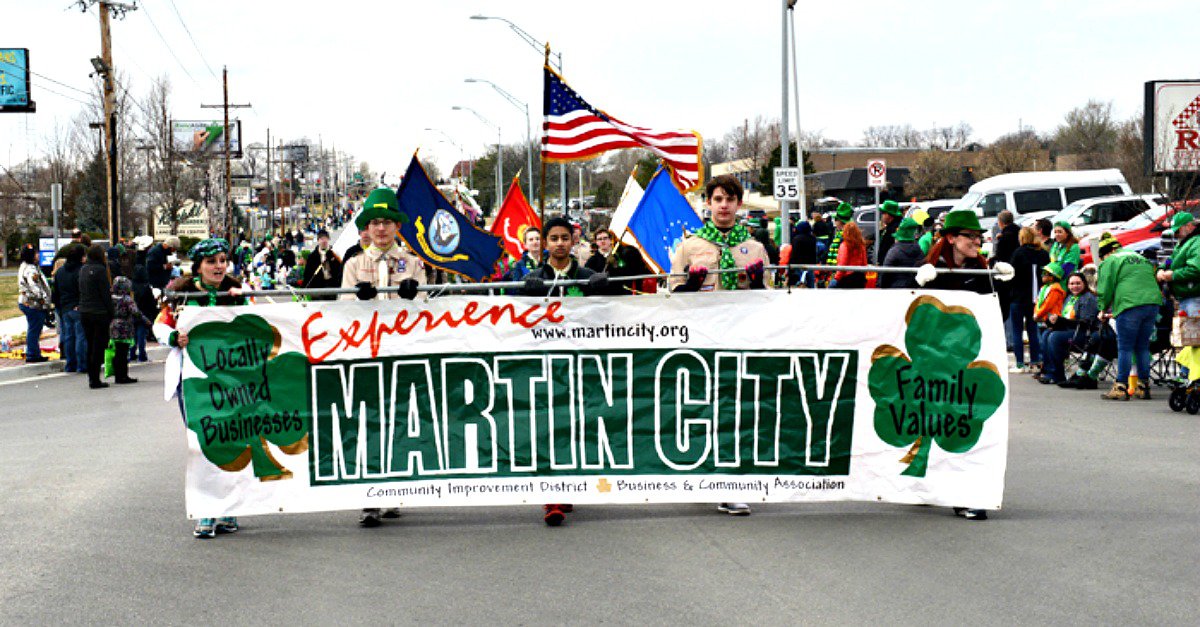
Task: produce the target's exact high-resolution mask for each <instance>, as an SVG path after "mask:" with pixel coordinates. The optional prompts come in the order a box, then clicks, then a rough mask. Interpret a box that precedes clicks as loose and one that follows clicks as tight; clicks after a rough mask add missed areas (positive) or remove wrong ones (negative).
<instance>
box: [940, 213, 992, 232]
mask: <svg viewBox="0 0 1200 627" xmlns="http://www.w3.org/2000/svg"><path fill="white" fill-rule="evenodd" d="M943 220H945V221H944V222H943V223H942V230H943V231H948V232H955V231H978V232H980V233H982V232H983V227H982V226H979V216H977V215H975V212H974V211H970V210H959V211H950V212H947V213H946V214H945V215H944V217H943Z"/></svg>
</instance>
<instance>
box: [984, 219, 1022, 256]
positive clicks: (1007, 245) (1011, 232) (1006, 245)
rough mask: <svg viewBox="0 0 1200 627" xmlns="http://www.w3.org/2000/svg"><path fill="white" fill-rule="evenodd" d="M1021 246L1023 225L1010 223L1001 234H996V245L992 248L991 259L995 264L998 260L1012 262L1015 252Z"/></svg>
mask: <svg viewBox="0 0 1200 627" xmlns="http://www.w3.org/2000/svg"><path fill="white" fill-rule="evenodd" d="M1020 247H1021V227H1019V226H1017V225H1015V224H1010V225H1008V226H1006V227H1004V228H1003V229H1002V230H1001V231H1000V234H999V235H997V236H996V245H995V247H994V248H993V249H992V258H991V261H992V263H993V265H994V264H995V263H996V262H997V261H1003V262H1005V263H1012V256H1013V253H1015V252H1017V249H1018V248H1020Z"/></svg>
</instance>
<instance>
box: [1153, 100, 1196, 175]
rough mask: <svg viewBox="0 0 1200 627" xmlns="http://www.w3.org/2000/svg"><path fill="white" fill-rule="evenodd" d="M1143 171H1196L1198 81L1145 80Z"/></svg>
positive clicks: (1154, 172)
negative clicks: (1144, 151) (1144, 162)
mask: <svg viewBox="0 0 1200 627" xmlns="http://www.w3.org/2000/svg"><path fill="white" fill-rule="evenodd" d="M1145 116H1146V117H1145V131H1144V132H1145V137H1144V139H1145V144H1146V149H1145V150H1146V154H1145V161H1146V172H1147V173H1152V174H1169V173H1172V172H1200V79H1197V80H1187V81H1148V82H1147V83H1146V106H1145Z"/></svg>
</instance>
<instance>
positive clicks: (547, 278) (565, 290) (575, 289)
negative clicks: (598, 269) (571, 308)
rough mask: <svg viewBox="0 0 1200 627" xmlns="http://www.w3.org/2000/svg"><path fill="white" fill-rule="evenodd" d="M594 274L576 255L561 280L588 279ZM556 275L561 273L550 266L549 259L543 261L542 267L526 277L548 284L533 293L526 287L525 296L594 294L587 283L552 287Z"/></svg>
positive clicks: (523, 291)
mask: <svg viewBox="0 0 1200 627" xmlns="http://www.w3.org/2000/svg"><path fill="white" fill-rule="evenodd" d="M594 274H596V273H595V272H592V271H591V270H588V269H587V268H585V267H583V266H581V265H579V262H578V261H576V260H575V258H574V257H572V258H571V263H570V265H568V266H567V270H566V271H565V272H563V273H562V275H561V278H560V280H580V281H586V280H588V279H590V278H592V275H594ZM556 276H560V275H558V273H557V272H556V271H555V270H554V268H552V267H550V264H549V260H547V263H543V264H542V265H541V267H539V268H538V269H536V270H534V271H533V272H530V273H529V275H528V276H527V277H525V280H529V279H531V278H536V279H541V280H542V282H543V283H544V284H545V286H546V287H545V289H543V290H541V291H540V293H531V292H530V291H529V290H528V289H526V290H522V293H523V294H524V295H525V296H555V297H563V296H592V295H593V294H592V293H591V290H589V289H588V286H587V285H569V286H558V287H553V288H552V287H551V285H552V284H553V283H554V279H555V277H556Z"/></svg>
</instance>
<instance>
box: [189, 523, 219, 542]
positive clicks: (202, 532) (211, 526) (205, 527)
mask: <svg viewBox="0 0 1200 627" xmlns="http://www.w3.org/2000/svg"><path fill="white" fill-rule="evenodd" d="M192 535H193V536H196V537H197V538H200V539H201V540H208V539H210V538H215V537H217V521H216V520H214V519H212V518H201V519H200V522H198V523H196V529H195V530H194V531H192Z"/></svg>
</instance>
